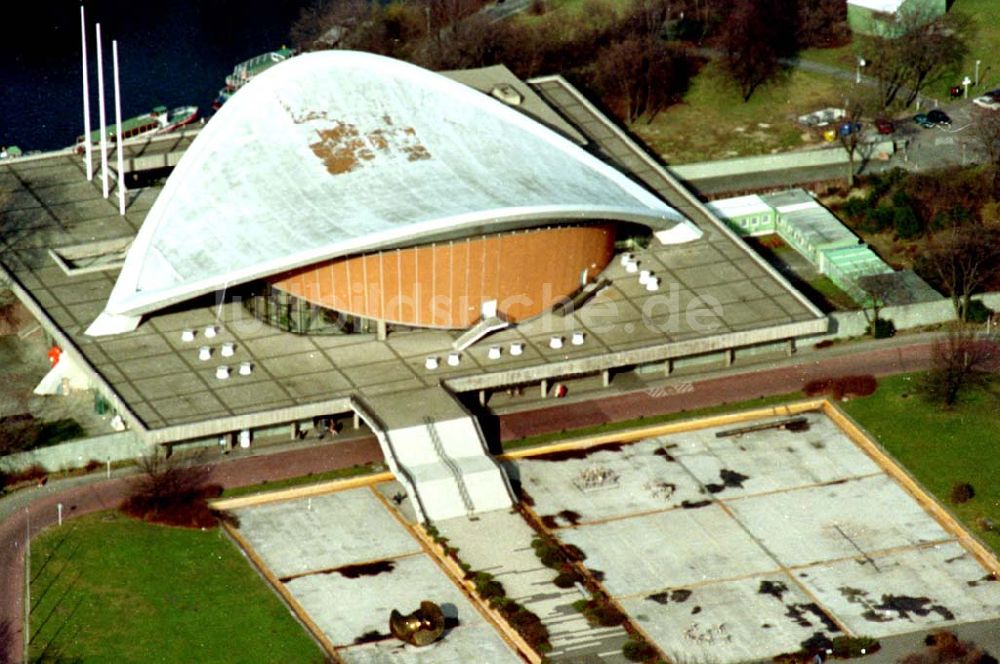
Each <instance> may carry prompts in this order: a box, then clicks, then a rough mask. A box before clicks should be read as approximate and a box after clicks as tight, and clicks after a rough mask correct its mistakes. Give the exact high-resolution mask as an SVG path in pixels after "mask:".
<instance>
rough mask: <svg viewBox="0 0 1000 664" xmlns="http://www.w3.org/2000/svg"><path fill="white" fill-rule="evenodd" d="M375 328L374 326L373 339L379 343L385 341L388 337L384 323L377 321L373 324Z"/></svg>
mask: <svg viewBox="0 0 1000 664" xmlns="http://www.w3.org/2000/svg"><path fill="white" fill-rule="evenodd" d="M375 326H376V327H375V337H376V338H377V339H378V340H379V341H385V339H386V337H388V336H389V330H388V329H387V326H386V324H385V321H384V320H380V321H377V322H376V323H375Z"/></svg>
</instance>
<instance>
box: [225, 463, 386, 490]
mask: <svg viewBox="0 0 1000 664" xmlns="http://www.w3.org/2000/svg"><path fill="white" fill-rule="evenodd" d="M384 468H385V467H384V466H383V465H382V464H375V463H365V464H359V465H354V466H350V467H348V468H337V469H336V470H328V471H326V472H322V473H311V474H309V475H302V476H301V477H290V478H288V479H287V480H278V481H276V482H266V481H265V482H262V483H260V484H251V485H250V486H241V487H236V488H232V489H226V490H225V491H223V492H222V496H221V497H222V498H235V497H237V496H247V495H250V494H253V493H262V492H264V491H276V490H278V489H290V488H292V487H295V486H303V485H306V484H317V483H319V482H329V481H331V480H344V479H347V478H349V477H357V476H359V475H370V474H372V473H377V472H379V471H381V470H384Z"/></svg>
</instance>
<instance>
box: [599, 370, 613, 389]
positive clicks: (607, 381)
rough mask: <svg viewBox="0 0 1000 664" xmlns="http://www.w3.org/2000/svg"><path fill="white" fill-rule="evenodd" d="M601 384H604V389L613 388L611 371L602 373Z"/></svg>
mask: <svg viewBox="0 0 1000 664" xmlns="http://www.w3.org/2000/svg"><path fill="white" fill-rule="evenodd" d="M601 382H602V383H604V387H611V369H605V370H604V371H602V372H601Z"/></svg>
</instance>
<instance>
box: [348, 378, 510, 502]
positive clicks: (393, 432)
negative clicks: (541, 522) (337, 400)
mask: <svg viewBox="0 0 1000 664" xmlns="http://www.w3.org/2000/svg"><path fill="white" fill-rule="evenodd" d="M351 406H352V408H353V409H354V412H356V413H357V414H358V416H359V417H360V418H361V419H362V420H364V421H365V423H366V424H367V425H368V426H369V427H370V428H371V430H372V431H374V432H375V435H376V436H377V437H378V441H379V445H380V446H381V447H382V453H383V454H384V455H385V460H386V463H387V464H388V466H389V468H390V469H391V470H392V472H393V474H395V475H396V478H397V480H398V481H399V482H400V483H401V484H402V485H403V487H404V488H405V489H406V492H407V494H408V495H409V496H410V499H411V501H412V503H413V509H414V511H415V512H416V516H417V519H418V520H420V521H422V522H426V521H440V520H444V519H451V518H454V517H459V516H472V515H474V514H478V513H482V512H491V511H493V510H500V509H507V508H509V507H511V506H512V505H513V504H514V495H513V491H512V490H511V487H510V483H509V482H508V480H507V476H506V475H504V473H503V471H502V470H501V469H500V466H499V465H498V464H497V462H496V461H495V460H494V459H493V457H492V456H490V453H489V449H488V447H487V445H486V440H485V438H484V437H483V432H482V429H480V427H479V423H478V422H477V421H476V419H475V418H474V417H473V416H472V415H470V414H469V413H468V412H467V411H466V410H465V409H464V408H463V407H462V405H461V404H460V403H459V402H458V401H457V400H456V399H455V397H454V396H452V394H451V393H449V392H448V391H447V390H445V389H444V388H443V387H431V388H426V389H423V390H420V391H418V392H407V393H406V394H395V395H393V394H388V395H379V396H375V397H361V396H357V397H353V398H352V399H351Z"/></svg>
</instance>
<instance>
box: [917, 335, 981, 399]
mask: <svg viewBox="0 0 1000 664" xmlns="http://www.w3.org/2000/svg"><path fill="white" fill-rule="evenodd" d="M997 351H998V347H997V343H996V341H995V340H993V339H980V338H978V337H977V336H976V332H975V330H974V329H973V328H972V326H970V325H967V324H964V323H954V324H953V325H951V326H950V327H949V328H948V333H947V335H946V336H945V338H944V339H942V340H939V341H937V342H935V343H934V349H933V351H932V352H933V356H932V360H931V361H932V366H931V370H930V371H929V372H927V374H926V375H925V377H924V379H923V380H922V381H921V383H920V390H921V392H922V393H923V394H924V396H925V397H926V398H927V399H928V400H929V401H931V402H934V403H938V404H941V405H942V406H944V407H945V408H952V407H954V406H955V405H956V404H957V403H958V402H959V401H960V399H961V398H962V396H963V395H965V394H967V393H968V392H969V391H970V390H974V389H977V388H982V387H984V386H985V385H987V384H988V383H989V381H990V379H991V377H992V372H993V371H995V370H996V364H997V359H998V352H997Z"/></svg>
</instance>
